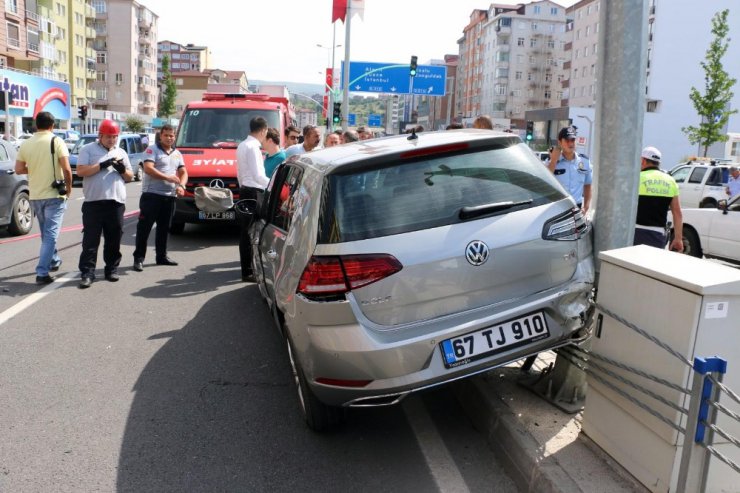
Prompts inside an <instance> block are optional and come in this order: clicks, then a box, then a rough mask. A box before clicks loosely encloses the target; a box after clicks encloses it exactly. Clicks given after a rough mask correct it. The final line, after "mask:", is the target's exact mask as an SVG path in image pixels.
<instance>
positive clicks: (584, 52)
mask: <svg viewBox="0 0 740 493" xmlns="http://www.w3.org/2000/svg"><path fill="white" fill-rule="evenodd" d="M587 56H588V46H584V47H583V58H586V57H587Z"/></svg>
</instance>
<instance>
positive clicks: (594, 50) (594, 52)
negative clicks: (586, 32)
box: [593, 43, 597, 55]
mask: <svg viewBox="0 0 740 493" xmlns="http://www.w3.org/2000/svg"><path fill="white" fill-rule="evenodd" d="M596 46H597V45H596V43H594V48H593V54H594V55H595V54H596V53H597V52H596Z"/></svg>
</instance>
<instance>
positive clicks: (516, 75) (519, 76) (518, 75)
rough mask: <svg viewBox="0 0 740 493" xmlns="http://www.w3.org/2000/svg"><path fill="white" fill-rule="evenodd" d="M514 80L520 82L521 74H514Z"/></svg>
mask: <svg viewBox="0 0 740 493" xmlns="http://www.w3.org/2000/svg"><path fill="white" fill-rule="evenodd" d="M514 78H515V79H516V80H522V73H521V72H516V73H514Z"/></svg>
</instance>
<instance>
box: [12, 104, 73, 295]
mask: <svg viewBox="0 0 740 493" xmlns="http://www.w3.org/2000/svg"><path fill="white" fill-rule="evenodd" d="M36 128H37V129H38V131H37V132H36V133H34V134H33V136H32V137H31V138H29V139H28V140H26V141H25V142H24V143H23V144H22V145H21V148H20V149H19V151H18V157H17V158H16V162H15V172H16V173H17V174H19V175H28V188H29V192H30V200H31V208H32V209H33V213H34V215H35V216H36V219H37V220H38V222H39V229H40V231H41V249H40V251H39V262H38V265H36V284H50V283H52V282H54V278H53V277H52V276H51V275H50V274H49V272H53V271H57V270H59V267H60V266H61V265H62V259H61V258H60V257H59V253H58V252H57V239H58V238H59V232H60V230H61V227H62V220H63V219H64V211H65V209H66V208H67V199H69V196H70V195H71V194H72V168H70V166H69V150H68V149H67V145H66V144H65V143H64V141H63V140H62V139H60V138H58V137H56V136H54V134H53V133H52V129H53V128H54V115H52V114H51V113H49V112H48V111H42V112H40V113H39V114H38V115H36Z"/></svg>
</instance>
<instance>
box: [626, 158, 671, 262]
mask: <svg viewBox="0 0 740 493" xmlns="http://www.w3.org/2000/svg"><path fill="white" fill-rule="evenodd" d="M640 156H641V159H640V166H641V171H640V196H639V198H638V200H637V219H636V221H635V223H636V224H635V241H634V242H633V244H634V245H650V246H654V247H656V248H665V245H666V243H667V241H668V239H667V238H666V223H667V221H668V208H669V207H670V209H671V214H672V215H673V231H674V233H675V234H674V238H673V241H671V250H674V251H676V252H682V251H683V215H682V214H681V203H680V202H679V200H678V185H676V181H675V180H674V179H673V177H672V176H671V175H669V174H668V173H665V172H664V171H662V170H661V169H660V159H661V154H660V151H659V150H658V149H656V148H655V147H652V146H649V147H646V148H644V149H643V150H642V153H641V154H640Z"/></svg>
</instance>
